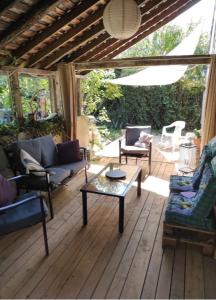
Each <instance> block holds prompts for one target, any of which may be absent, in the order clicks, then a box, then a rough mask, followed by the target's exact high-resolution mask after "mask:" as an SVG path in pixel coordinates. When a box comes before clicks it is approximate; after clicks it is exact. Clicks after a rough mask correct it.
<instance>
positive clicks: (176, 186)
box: [169, 175, 194, 192]
mask: <svg viewBox="0 0 216 300" xmlns="http://www.w3.org/2000/svg"><path fill="white" fill-rule="evenodd" d="M169 187H170V190H171V191H180V192H181V191H182V192H183V191H193V189H194V188H193V184H192V177H190V176H178V175H172V176H170V185H169Z"/></svg>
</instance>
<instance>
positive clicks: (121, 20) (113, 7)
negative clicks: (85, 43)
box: [103, 0, 141, 40]
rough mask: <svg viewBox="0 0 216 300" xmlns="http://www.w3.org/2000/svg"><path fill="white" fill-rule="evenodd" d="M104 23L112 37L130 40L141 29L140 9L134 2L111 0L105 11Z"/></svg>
mask: <svg viewBox="0 0 216 300" xmlns="http://www.w3.org/2000/svg"><path fill="white" fill-rule="evenodd" d="M103 23H104V27H105V29H106V31H107V32H108V33H109V34H110V35H111V36H112V37H114V38H116V39H119V40H124V39H128V38H130V37H131V36H133V35H134V34H135V33H136V32H137V30H138V29H139V26H140V23H141V13H140V9H139V7H138V5H137V3H136V2H135V1H134V0H111V1H110V2H109V3H108V4H107V6H106V7H105V9H104V13H103Z"/></svg>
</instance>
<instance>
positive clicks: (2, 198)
mask: <svg viewBox="0 0 216 300" xmlns="http://www.w3.org/2000/svg"><path fill="white" fill-rule="evenodd" d="M16 194H17V191H16V187H15V184H13V183H12V182H10V181H7V179H6V178H5V177H3V176H2V175H1V174H0V207H2V206H6V205H9V204H11V203H13V201H14V199H15V198H16Z"/></svg>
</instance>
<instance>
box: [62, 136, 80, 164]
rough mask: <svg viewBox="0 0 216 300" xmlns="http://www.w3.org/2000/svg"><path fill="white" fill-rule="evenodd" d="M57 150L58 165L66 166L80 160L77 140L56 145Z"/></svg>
mask: <svg viewBox="0 0 216 300" xmlns="http://www.w3.org/2000/svg"><path fill="white" fill-rule="evenodd" d="M57 149H58V157H59V163H60V164H68V163H72V162H76V161H80V160H82V157H81V155H80V147H79V141H78V140H74V141H69V142H65V143H61V144H57Z"/></svg>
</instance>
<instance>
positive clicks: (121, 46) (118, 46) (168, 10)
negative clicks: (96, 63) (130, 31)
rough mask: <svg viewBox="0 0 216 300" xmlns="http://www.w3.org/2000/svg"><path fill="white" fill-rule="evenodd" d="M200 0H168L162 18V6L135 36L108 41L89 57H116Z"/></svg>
mask: <svg viewBox="0 0 216 300" xmlns="http://www.w3.org/2000/svg"><path fill="white" fill-rule="evenodd" d="M199 1H200V0H193V1H190V2H188V0H176V1H173V0H168V1H167V2H166V4H168V6H167V7H166V6H165V3H164V4H163V11H162V12H161V13H160V19H159V18H158V13H159V11H160V9H161V7H158V10H157V11H155V14H154V17H153V18H151V19H150V20H149V21H147V22H148V23H147V24H146V23H145V24H143V25H142V26H141V27H140V29H139V30H138V32H137V34H136V36H135V37H133V38H131V39H129V40H124V41H117V42H115V43H113V42H112V41H111V42H109V41H108V42H107V43H106V44H105V45H104V49H103V50H102V52H99V51H98V52H97V54H96V55H94V56H91V58H90V57H89V58H88V59H103V58H104V57H106V56H108V55H109V58H110V57H115V56H116V55H118V54H119V53H121V52H123V51H124V50H126V49H128V48H129V47H131V46H132V45H134V44H135V43H137V42H139V41H140V40H142V39H143V38H145V37H146V36H148V35H149V34H150V33H152V32H153V31H155V30H157V29H159V28H160V27H162V26H163V25H165V24H167V23H168V22H170V21H171V20H173V19H174V18H175V17H176V16H178V15H179V14H181V13H183V12H184V11H185V10H187V9H188V8H190V7H191V6H192V5H194V4H195V3H197V2H199Z"/></svg>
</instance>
